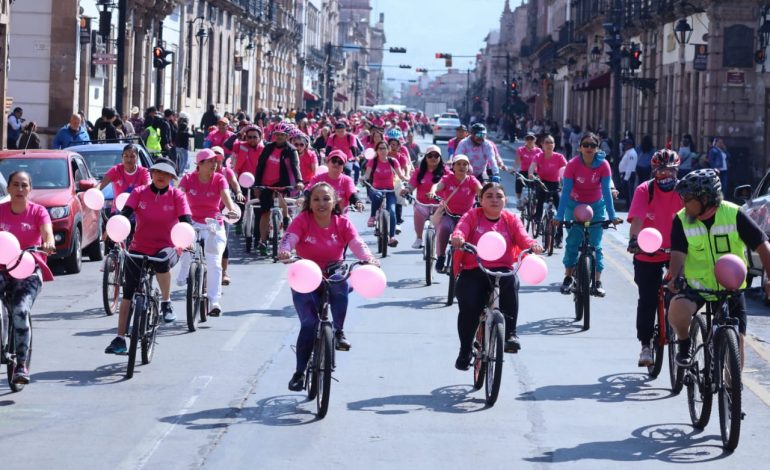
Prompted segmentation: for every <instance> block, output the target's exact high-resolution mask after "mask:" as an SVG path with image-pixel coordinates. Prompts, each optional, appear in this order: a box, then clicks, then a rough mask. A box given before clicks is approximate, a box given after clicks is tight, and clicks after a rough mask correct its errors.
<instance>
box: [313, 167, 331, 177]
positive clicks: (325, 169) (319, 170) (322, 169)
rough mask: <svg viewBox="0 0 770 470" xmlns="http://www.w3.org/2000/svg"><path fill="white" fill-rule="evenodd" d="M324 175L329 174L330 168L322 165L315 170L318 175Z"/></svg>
mask: <svg viewBox="0 0 770 470" xmlns="http://www.w3.org/2000/svg"><path fill="white" fill-rule="evenodd" d="M324 173H329V167H328V166H326V165H321V166H319V167H318V168H316V170H315V174H316V175H323V174H324Z"/></svg>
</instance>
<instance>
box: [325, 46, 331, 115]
mask: <svg viewBox="0 0 770 470" xmlns="http://www.w3.org/2000/svg"><path fill="white" fill-rule="evenodd" d="M331 79H332V43H331V42H328V43H326V76H325V77H324V103H323V105H324V110H326V112H327V113H329V112H331V109H332V100H333V97H332V96H331V90H332V87H331Z"/></svg>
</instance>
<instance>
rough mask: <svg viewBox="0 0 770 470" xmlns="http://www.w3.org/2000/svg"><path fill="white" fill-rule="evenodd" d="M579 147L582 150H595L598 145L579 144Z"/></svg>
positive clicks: (591, 143)
mask: <svg viewBox="0 0 770 470" xmlns="http://www.w3.org/2000/svg"><path fill="white" fill-rule="evenodd" d="M580 146H581V147H583V148H584V149H588V148H591V149H595V148H596V147H598V145H597V144H595V143H593V142H586V143H584V144H580Z"/></svg>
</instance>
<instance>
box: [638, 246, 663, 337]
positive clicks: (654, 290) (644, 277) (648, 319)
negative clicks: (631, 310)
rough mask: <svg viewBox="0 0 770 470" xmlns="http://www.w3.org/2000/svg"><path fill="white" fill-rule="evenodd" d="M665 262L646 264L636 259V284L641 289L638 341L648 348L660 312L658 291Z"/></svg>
mask: <svg viewBox="0 0 770 470" xmlns="http://www.w3.org/2000/svg"><path fill="white" fill-rule="evenodd" d="M667 264H668V263H666V262H665V261H661V262H655V263H653V262H645V261H639V260H638V259H634V282H636V286H637V287H638V289H639V301H638V302H637V304H636V339H638V340H639V342H641V343H642V344H643V345H645V346H648V345H649V344H650V341H652V336H653V334H654V329H655V315H656V314H657V311H658V289H659V288H660V284H661V282H662V281H663V268H664V267H665V266H666V265H667Z"/></svg>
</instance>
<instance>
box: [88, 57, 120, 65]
mask: <svg viewBox="0 0 770 470" xmlns="http://www.w3.org/2000/svg"><path fill="white" fill-rule="evenodd" d="M91 63H92V64H94V65H116V64H117V63H118V59H117V57H116V58H114V59H94V60H92V61H91Z"/></svg>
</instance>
